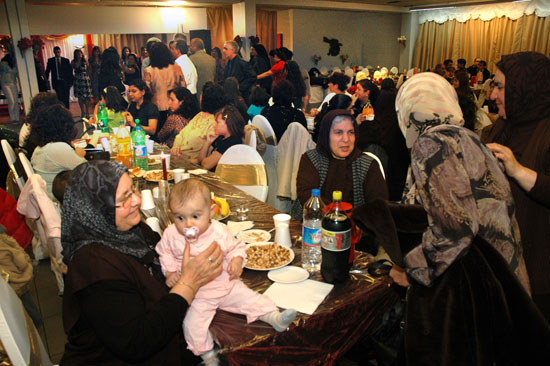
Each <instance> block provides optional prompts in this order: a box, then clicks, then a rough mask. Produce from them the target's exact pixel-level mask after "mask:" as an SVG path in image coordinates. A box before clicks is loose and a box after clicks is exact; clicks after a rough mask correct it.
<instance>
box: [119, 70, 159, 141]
mask: <svg viewBox="0 0 550 366" xmlns="http://www.w3.org/2000/svg"><path fill="white" fill-rule="evenodd" d="M151 97H152V96H151V90H149V87H148V86H147V85H146V84H145V82H144V81H143V80H141V79H137V80H134V82H132V83H131V84H130V85H129V86H128V99H129V100H130V106H129V107H128V112H126V113H125V114H124V116H125V119H126V123H128V124H129V125H130V126H132V127H135V126H136V122H135V120H136V119H139V124H140V125H141V127H143V129H144V130H145V132H146V133H147V134H149V135H151V136H153V137H154V135H155V133H156V131H157V122H158V119H159V111H158V109H157V106H156V105H154V104H153V103H152V102H151Z"/></svg>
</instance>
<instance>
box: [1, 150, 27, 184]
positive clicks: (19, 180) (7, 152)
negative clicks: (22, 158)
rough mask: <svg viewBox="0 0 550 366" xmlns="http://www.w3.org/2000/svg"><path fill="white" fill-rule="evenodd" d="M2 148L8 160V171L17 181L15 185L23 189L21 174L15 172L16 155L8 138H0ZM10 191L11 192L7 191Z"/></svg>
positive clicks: (23, 182) (23, 181)
mask: <svg viewBox="0 0 550 366" xmlns="http://www.w3.org/2000/svg"><path fill="white" fill-rule="evenodd" d="M1 143H2V150H3V151H4V155H5V156H6V160H7V162H8V165H9V167H10V171H11V172H12V174H13V176H14V179H15V182H16V183H17V186H18V187H19V189H20V190H23V187H24V186H25V179H24V178H23V176H22V175H21V174H19V173H18V172H17V169H16V163H17V156H16V155H15V151H13V148H12V147H11V145H10V143H9V142H8V140H5V139H4V140H2V142H1ZM8 193H11V192H8Z"/></svg>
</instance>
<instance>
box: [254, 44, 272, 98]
mask: <svg viewBox="0 0 550 366" xmlns="http://www.w3.org/2000/svg"><path fill="white" fill-rule="evenodd" d="M250 66H252V68H253V69H254V71H255V72H256V75H261V74H263V73H264V72H266V71H269V69H271V61H269V56H268V55H267V50H266V49H265V47H264V46H263V45H262V44H259V43H258V44H255V45H254V46H251V47H250ZM272 82H273V78H263V79H260V80H258V84H259V85H260V86H261V87H262V88H264V89H265V90H267V91H271V84H272Z"/></svg>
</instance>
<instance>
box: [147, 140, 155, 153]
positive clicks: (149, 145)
mask: <svg viewBox="0 0 550 366" xmlns="http://www.w3.org/2000/svg"><path fill="white" fill-rule="evenodd" d="M154 145H155V141H153V140H145V146H147V153H148V154H152V153H153V151H154V150H153V149H154Z"/></svg>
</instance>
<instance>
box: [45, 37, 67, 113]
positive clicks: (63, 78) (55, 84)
mask: <svg viewBox="0 0 550 366" xmlns="http://www.w3.org/2000/svg"><path fill="white" fill-rule="evenodd" d="M53 53H54V55H55V56H54V57H51V58H49V59H48V65H47V66H46V80H47V79H48V78H49V77H50V73H51V75H52V88H53V90H55V94H57V99H59V101H60V102H62V103H63V104H64V105H65V107H66V108H67V109H69V93H70V90H71V86H72V85H73V68H72V67H71V63H70V62H69V59H67V58H65V57H61V48H59V47H58V46H55V47H54V48H53Z"/></svg>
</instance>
